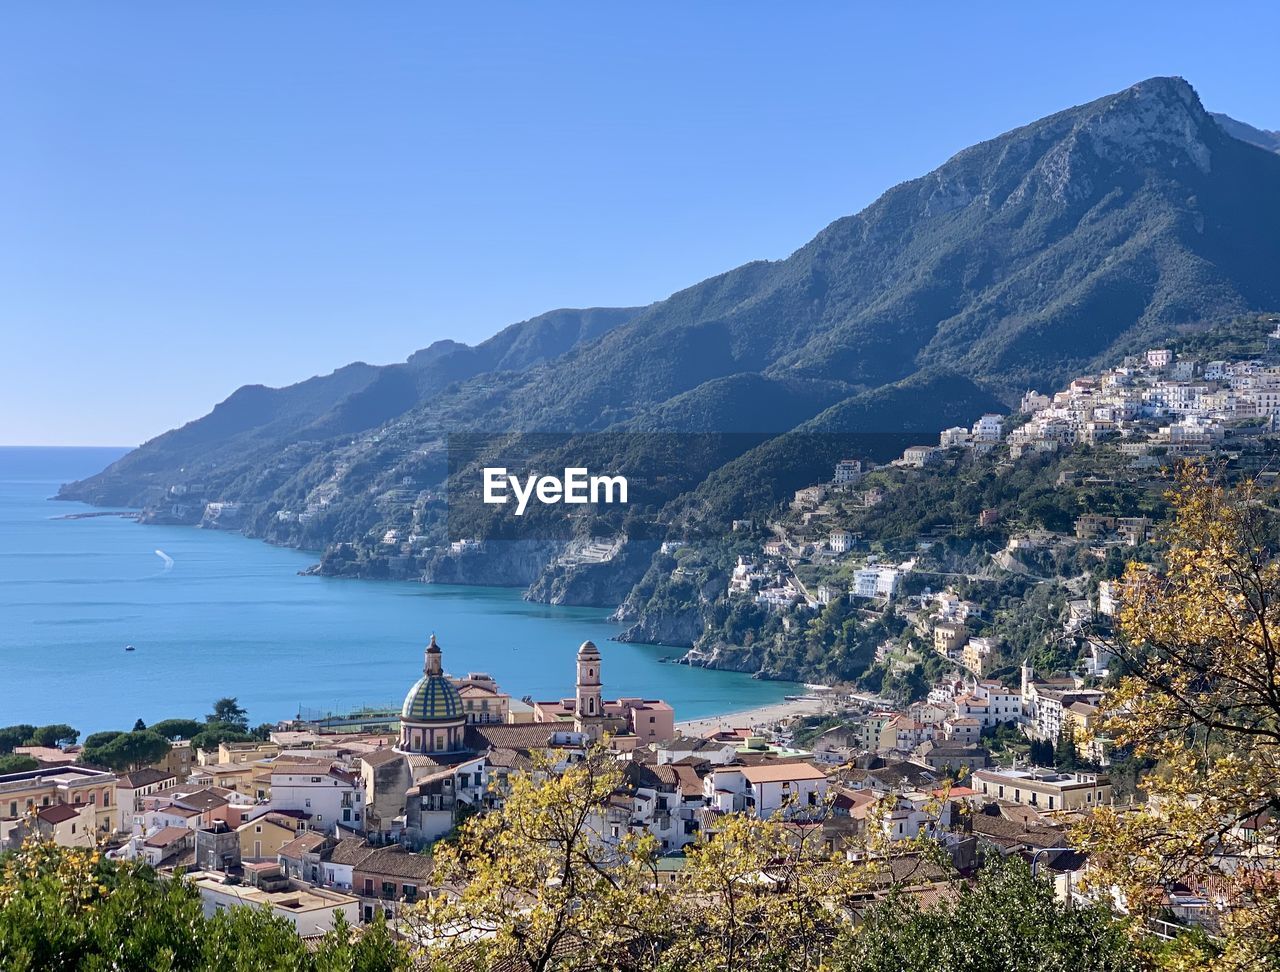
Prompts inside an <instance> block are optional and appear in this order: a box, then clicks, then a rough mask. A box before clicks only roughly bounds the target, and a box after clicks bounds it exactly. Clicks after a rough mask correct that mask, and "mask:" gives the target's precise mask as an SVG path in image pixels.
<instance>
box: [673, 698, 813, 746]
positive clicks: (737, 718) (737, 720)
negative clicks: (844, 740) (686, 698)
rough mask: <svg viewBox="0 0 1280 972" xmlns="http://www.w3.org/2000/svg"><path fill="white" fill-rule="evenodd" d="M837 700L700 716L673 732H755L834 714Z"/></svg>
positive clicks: (683, 722) (681, 723)
mask: <svg viewBox="0 0 1280 972" xmlns="http://www.w3.org/2000/svg"><path fill="white" fill-rule="evenodd" d="M837 698H838V696H837V695H836V693H834V692H828V693H825V694H824V695H823V696H819V697H817V698H812V699H791V700H784V701H781V702H773V703H770V704H768V705H758V706H754V707H752V708H749V709H738V710H737V711H734V712H726V713H724V714H722V715H713V716H703V717H702V718H700V719H684V720H681V721H679V722H677V723H676V729H677V730H678V731H680V732H682V733H684V734H685V735H689V736H704V735H707V734H709V733H712V732H715V731H717V730H719V729H744V728H745V729H756V728H761V727H765V726H772V725H774V724H776V723H779V722H783V721H786V720H788V719H792V718H794V717H795V716H803V715H821V714H822V713H823V712H830V711H832V710H833V708H834V706H835V703H836V700H837Z"/></svg>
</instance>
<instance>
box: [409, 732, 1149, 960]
mask: <svg viewBox="0 0 1280 972" xmlns="http://www.w3.org/2000/svg"><path fill="white" fill-rule="evenodd" d="M623 772H624V771H623V770H622V769H620V768H619V764H618V763H617V762H616V761H615V760H613V759H611V758H608V757H607V755H606V754H600V753H593V754H592V755H589V756H588V758H587V759H586V760H584V761H582V762H580V763H576V764H574V765H572V766H570V767H569V768H568V769H567V770H565V771H564V772H560V773H555V772H551V768H550V767H546V768H544V770H543V771H542V772H538V773H536V774H535V775H532V776H526V777H520V778H516V779H514V780H513V781H512V788H511V790H510V792H509V793H508V794H507V795H506V801H505V803H504V805H503V807H502V808H501V809H499V810H496V811H494V812H492V813H489V814H485V815H481V816H477V817H474V818H472V819H470V820H468V821H467V822H466V824H464V825H463V826H462V827H461V828H460V830H459V833H458V834H457V836H456V838H455V839H453V840H451V841H449V842H448V843H447V844H446V845H444V846H442V847H440V848H438V849H437V852H436V854H435V864H436V874H437V876H438V877H439V878H441V879H442V880H445V881H447V882H448V883H450V884H451V885H453V886H454V887H455V888H458V889H460V891H459V893H458V894H457V895H456V896H450V897H437V898H433V899H430V900H428V901H426V902H424V903H423V904H422V905H420V906H419V907H418V909H417V914H416V917H415V919H413V920H411V924H415V925H416V931H417V933H418V934H419V936H420V940H422V941H424V942H431V943H433V944H432V946H431V947H430V948H429V952H430V953H431V955H432V957H433V959H434V960H435V961H438V962H439V963H440V967H441V968H448V969H453V968H463V967H468V968H476V969H498V968H501V969H509V968H513V969H528V970H530V972H543V970H546V972H551V970H556V972H595V970H601V969H609V970H613V972H659V970H660V972H676V970H681V972H756V970H783V969H788V970H795V972H801V970H815V972H816V970H834V969H848V970H850V972H853V970H864V969H865V970H868V972H877V970H882V969H883V970H897V969H904V970H908V972H910V970H915V969H920V970H924V969H929V970H931V972H932V970H941V972H946V970H952V972H969V970H973V972H978V970H987V969H992V970H996V969H999V970H1012V969H1028V970H1030V969H1036V970H1043V969H1064V970H1065V969H1072V970H1085V969H1089V970H1100V972H1112V970H1114V972H1121V970H1129V969H1138V968H1140V967H1141V965H1140V961H1139V956H1138V952H1137V950H1136V948H1135V946H1134V945H1133V944H1132V942H1131V940H1130V938H1129V936H1128V933H1127V928H1126V926H1125V925H1124V924H1122V923H1120V922H1117V921H1116V920H1115V919H1114V918H1113V917H1112V916H1111V915H1110V913H1109V912H1107V911H1105V910H1102V909H1096V908H1091V907H1087V906H1083V905H1080V904H1077V905H1076V907H1074V908H1068V907H1066V906H1065V905H1063V904H1061V903H1060V902H1058V901H1057V900H1056V899H1055V897H1054V892H1053V887H1052V885H1051V884H1049V883H1048V882H1047V881H1044V880H1042V879H1039V878H1034V877H1032V875H1031V873H1030V871H1029V869H1028V868H1027V866H1026V865H1025V864H1024V863H1023V862H1022V861H1021V860H1019V859H1011V860H1008V861H1005V860H1001V859H994V860H991V861H990V862H989V863H988V865H987V867H986V868H984V870H983V871H982V873H981V876H980V878H979V880H978V882H977V884H976V886H975V887H973V888H972V889H971V888H969V887H968V886H967V885H966V884H965V883H964V882H963V881H961V880H960V879H958V878H956V879H955V880H954V882H953V883H951V884H943V885H941V887H942V889H943V891H942V895H941V900H940V901H939V902H937V903H936V904H934V905H933V906H930V907H925V908H922V907H920V906H918V905H917V904H915V903H914V899H913V898H912V896H911V894H910V893H909V892H908V891H906V890H901V889H900V891H899V892H897V893H895V891H894V888H895V887H896V886H897V885H898V884H899V883H900V884H901V885H902V886H903V888H905V887H906V886H909V885H910V884H912V883H913V882H915V881H918V879H919V877H922V876H923V874H924V873H925V872H927V873H928V876H929V877H934V876H942V875H945V873H947V871H946V868H945V866H943V861H942V860H941V859H936V860H934V861H932V862H930V861H929V860H928V858H927V857H922V858H919V859H916V858H915V855H914V854H913V855H911V857H910V860H911V861H914V862H915V863H914V864H913V866H914V867H916V868H918V869H919V870H917V871H915V872H905V871H904V873H908V874H909V876H907V877H905V878H900V879H899V880H895V879H893V878H892V877H891V876H890V874H889V872H888V869H887V868H886V867H885V866H884V861H883V860H878V859H877V860H868V861H867V862H862V863H855V862H851V861H850V860H848V859H847V857H846V856H845V855H844V854H843V853H840V852H833V851H832V850H831V849H830V845H829V844H828V842H827V841H826V839H825V838H824V829H823V826H822V824H821V822H820V821H819V822H807V821H796V822H792V823H787V824H784V823H781V822H779V821H777V819H776V818H775V819H772V820H767V821H761V820H756V819H753V818H750V817H747V816H745V815H728V816H726V817H724V818H721V819H720V820H719V821H718V822H717V825H716V831H715V833H714V834H712V835H711V836H709V837H703V838H701V839H699V840H698V841H697V842H696V843H694V844H693V845H691V846H690V847H689V848H687V849H686V858H687V859H686V860H685V862H684V866H683V867H682V868H681V869H680V871H679V875H678V877H676V878H675V879H674V880H669V878H670V877H671V874H670V872H666V874H665V875H664V874H663V872H662V869H661V865H662V863H663V859H662V858H661V857H659V856H657V854H656V848H655V847H654V843H653V839H652V838H651V837H649V836H647V835H646V836H642V837H628V836H627V835H625V833H624V834H623V835H622V836H620V837H619V838H617V839H616V840H615V839H610V838H609V836H608V833H607V831H605V829H604V828H606V827H607V826H608V824H607V823H606V819H607V818H606V817H605V816H604V815H603V812H604V811H605V809H606V808H607V807H608V805H609V800H610V797H611V796H612V795H613V794H614V793H615V792H616V790H617V788H618V786H619V784H620V783H621V782H622V778H623ZM873 830H874V828H873ZM903 844H906V845H908V848H903V847H901V846H899V852H902V851H903V850H904V849H910V850H911V851H913V852H919V851H923V850H924V849H925V845H924V843H923V842H922V843H921V845H920V846H910V845H911V844H912V842H903ZM932 846H933V847H934V849H935V850H936V849H937V848H936V845H932ZM867 849H868V850H871V851H877V850H880V851H883V850H885V849H886V848H885V847H883V846H879V845H877V844H876V842H875V841H874V840H873V841H871V842H870V845H869V846H868V848H867ZM908 860H909V859H908V858H903V859H902V861H903V862H906V861H908ZM660 875H661V876H660ZM885 895H887V897H885ZM878 900H879V901H882V903H879V904H877V903H876V902H877V901H878Z"/></svg>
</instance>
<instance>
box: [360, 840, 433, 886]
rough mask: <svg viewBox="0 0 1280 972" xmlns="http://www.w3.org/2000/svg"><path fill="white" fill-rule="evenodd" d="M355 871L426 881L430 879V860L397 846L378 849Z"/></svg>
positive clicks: (423, 855)
mask: <svg viewBox="0 0 1280 972" xmlns="http://www.w3.org/2000/svg"><path fill="white" fill-rule="evenodd" d="M356 870H358V871H360V873H361V874H374V875H379V874H381V875H386V876H387V877H398V878H418V879H420V880H426V879H427V878H430V877H431V858H430V857H427V856H426V855H425V854H413V853H410V852H409V851H407V850H405V849H404V848H403V847H401V846H399V845H398V844H397V845H395V846H391V847H378V848H375V849H374V850H373V852H372V853H370V854H369V855H368V856H367V857H366V858H365V859H364V860H363V861H361V862H360V864H359V865H358V866H357V868H356Z"/></svg>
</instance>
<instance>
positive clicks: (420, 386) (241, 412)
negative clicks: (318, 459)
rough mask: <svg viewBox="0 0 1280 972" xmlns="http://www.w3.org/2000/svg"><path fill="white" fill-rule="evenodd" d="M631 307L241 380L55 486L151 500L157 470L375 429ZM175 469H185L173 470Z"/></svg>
mask: <svg viewBox="0 0 1280 972" xmlns="http://www.w3.org/2000/svg"><path fill="white" fill-rule="evenodd" d="M638 310H639V308H634V307H594V308H588V309H585V310H575V309H561V310H554V311H550V312H548V313H546V314H541V315H539V316H538V317H534V318H530V319H529V320H527V321H522V322H520V323H518V324H512V325H510V326H509V327H506V328H504V329H503V330H501V331H499V332H498V333H497V334H495V335H494V336H493V337H491V338H489V339H488V340H486V341H483V342H481V343H480V344H478V345H476V346H475V347H471V346H469V345H466V344H461V343H459V342H457V341H436V342H434V343H433V344H431V345H429V346H428V347H426V348H424V349H422V350H421V351H416V352H414V353H413V354H412V355H410V356H409V358H408V360H407V361H405V362H403V363H400V364H392V365H383V366H375V365H367V364H364V363H363V362H357V363H355V364H350V365H347V366H346V367H344V368H339V369H338V370H337V371H335V372H333V373H332V374H328V375H322V376H317V377H314V378H308V379H307V380H306V381H301V382H298V383H297V384H295V385H289V386H288V387H286V388H267V387H265V386H263V385H245V386H244V387H242V388H239V389H237V390H236V391H235V392H233V393H232V394H231V395H230V396H229V397H228V398H227V399H226V400H225V401H223V402H220V403H219V404H218V405H216V406H214V409H213V411H212V412H210V413H209V414H208V415H206V416H204V417H203V418H199V419H196V420H195V421H192V422H188V423H187V424H186V425H184V426H182V427H181V428H178V429H174V430H172V431H170V432H166V433H164V434H163V435H161V436H158V437H157V438H155V439H152V440H150V441H149V442H146V443H145V444H143V445H142V446H141V447H139V448H138V449H136V450H134V451H133V452H130V453H129V454H128V455H126V456H124V457H123V458H121V459H120V460H119V461H118V462H116V463H114V464H113V465H112V466H110V467H109V468H108V469H107V470H105V471H104V472H103V473H101V474H99V475H98V476H95V477H92V478H91V479H88V480H85V481H84V482H82V483H76V484H72V485H70V486H67V487H64V488H63V490H62V492H61V494H60V495H61V496H63V497H64V498H69V499H82V500H85V501H87V502H91V503H98V504H103V505H133V506H143V505H146V504H147V502H148V501H150V500H153V499H154V497H155V491H156V488H157V487H156V478H157V477H160V476H164V477H170V478H173V477H176V481H178V482H189V481H191V480H193V479H200V478H202V477H201V476H200V475H195V471H196V470H202V469H210V468H222V469H223V470H226V469H240V468H248V467H251V466H252V465H254V464H255V463H256V462H258V461H259V457H272V456H273V455H275V454H278V453H279V451H280V450H282V449H287V450H291V451H293V452H297V451H298V450H299V449H303V450H304V451H315V450H314V449H310V450H307V445H308V444H315V443H324V442H328V441H330V440H332V439H334V438H335V437H341V436H350V435H354V434H358V433H360V432H365V431H368V430H372V429H376V428H378V427H379V426H381V425H383V424H384V423H386V422H389V421H391V420H392V419H395V418H396V417H398V416H400V415H403V414H404V413H405V412H407V411H409V410H411V409H413V408H414V407H415V406H417V405H419V404H421V403H422V402H424V401H429V400H431V399H432V398H433V397H434V396H435V395H437V394H438V393H439V392H440V390H441V389H442V388H447V387H448V386H450V385H453V384H456V383H458V382H464V381H467V380H469V379H473V378H475V377H476V376H477V375H481V374H488V373H499V372H518V371H523V370H525V369H528V368H532V367H535V366H536V365H539V364H541V363H543V362H546V361H550V360H554V359H556V358H559V357H561V356H563V355H564V354H565V353H566V352H568V351H569V350H571V349H572V348H573V347H575V346H576V345H578V344H581V343H583V342H585V341H592V340H595V339H597V338H599V337H601V336H602V335H604V334H606V333H608V331H610V330H611V329H613V328H615V327H618V326H620V325H622V324H624V323H626V322H627V321H628V320H630V319H631V318H632V317H634V316H635V315H636V313H637V311H638ZM179 470H188V471H189V472H188V474H186V475H177V473H178V471H179ZM224 478H225V473H224ZM166 481H168V480H167V479H166Z"/></svg>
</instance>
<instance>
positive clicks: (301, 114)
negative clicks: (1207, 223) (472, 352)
mask: <svg viewBox="0 0 1280 972" xmlns="http://www.w3.org/2000/svg"><path fill="white" fill-rule="evenodd" d="M890 6H893V5H888V4H885V5H877V7H878V8H883V9H869V5H868V7H861V6H858V5H853V4H834V3H812V4H803V5H800V4H757V3H749V2H736V3H698V4H688V3H682V4H674V3H672V4H664V3H648V4H631V5H624V4H602V3H592V4H569V3H549V4H527V3H526V4H510V5H508V4H465V5H463V4H458V5H452V6H446V5H442V4H419V3H402V4H396V3H385V4H377V5H368V4H332V5H326V4H322V3H307V4H300V3H299V4H291V3H272V4H261V3H257V4H250V3H234V2H221V3H217V4H212V3H209V4H172V3H164V4H160V3H156V4H147V3H122V4H100V3H84V4H77V3H65V2H64V3H58V4H26V5H21V6H11V7H9V8H8V9H7V11H6V15H5V20H4V29H3V30H2V31H0V133H2V134H0V140H2V142H0V144H2V145H3V149H2V150H0V192H2V193H3V204H2V205H0V295H2V298H0V443H5V444H133V443H137V442H140V441H142V440H143V439H146V438H149V437H151V436H153V435H156V434H158V433H160V432H162V431H164V430H165V429H167V428H170V427H172V426H174V425H177V424H181V423H182V422H185V421H188V420H190V419H192V418H195V417H197V416H199V415H201V414H204V413H205V412H207V411H208V410H209V408H210V407H212V405H213V404H214V403H216V402H217V401H220V400H221V399H222V398H224V397H226V395H227V394H229V393H230V392H231V391H232V390H233V389H234V388H235V387H236V386H238V385H241V384H246V383H256V382H262V383H266V384H286V383H289V382H292V381H297V380H299V379H302V378H305V377H307V376H309V375H312V374H316V373H323V372H328V371H331V370H332V369H333V368H335V367H337V366H339V365H341V364H344V363H346V362H348V361H352V360H366V361H372V362H378V363H382V362H388V361H396V360H402V359H403V358H405V357H406V356H407V355H408V354H409V353H410V352H412V351H413V350H414V349H416V348H419V347H423V346H425V345H426V344H428V343H430V342H431V341H432V340H435V339H437V338H441V337H452V338H456V339H460V340H467V341H475V340H479V339H482V338H484V337H486V336H488V335H489V334H491V333H493V332H494V331H496V330H498V329H499V328H501V327H503V326H505V325H506V324H509V323H511V322H513V321H517V320H522V319H524V318H527V317H530V316H532V315H534V314H537V313H539V312H541V311H544V310H548V309H550V308H553V307H561V306H588V305H600V304H632V303H634V304H642V303H647V302H649V301H652V300H656V299H660V298H662V297H664V296H666V295H668V294H670V293H671V292H672V291H674V290H677V289H679V288H681V287H683V286H686V285H688V284H691V283H694V282H696V281H698V280H700V279H702V278H704V277H706V276H709V275H710V274H713V273H716V272H718V271H721V270H725V269H728V268H730V267H732V266H735V265H737V264H740V263H743V262H745V261H747V260H752V259H758V258H778V257H783V256H786V255H787V254H788V253H789V252H791V251H792V250H794V249H795V248H796V247H798V246H800V245H801V244H803V243H804V242H805V241H806V240H808V239H809V238H810V237H811V236H812V235H813V234H814V233H815V232H816V231H818V230H819V229H821V228H822V227H823V226H824V225H825V224H827V223H828V222H830V221H831V220H833V219H835V218H837V217H839V216H841V215H844V214H847V213H850V212H855V211H857V210H858V209H860V208H862V207H863V206H864V205H866V204H867V203H869V202H871V201H872V200H873V199H875V197H876V196H877V195H879V193H880V192H882V191H883V190H884V189H886V188H888V187H889V186H891V185H893V184H895V183H897V182H901V181H903V180H905V179H908V178H911V177H914V176H917V175H920V174H922V173H924V172H926V171H928V170H929V169H931V168H933V167H934V166H936V165H937V164H939V163H940V162H942V161H943V160H945V159H946V158H947V157H948V156H949V155H951V154H952V153H954V152H955V151H957V150H959V149H961V148H964V147H965V146H966V145H969V144H972V143H973V142H975V141H979V140H981V139H983V138H988V137H991V136H994V135H997V134H999V133H1000V132H1003V131H1006V130H1008V129H1009V128H1012V127H1015V126H1017V125H1019V124H1023V123H1025V122H1028V121H1030V120H1032V119H1034V118H1037V117H1039V116H1042V115H1045V114H1048V113H1050V112H1052V111H1055V110H1058V109H1060V108H1064V107H1066V106H1068V105H1072V104H1078V103H1081V102H1084V101H1088V100H1090V99H1092V98H1095V97H1098V96H1100V95H1103V94H1106V93H1108V92H1111V91H1114V90H1118V89H1120V88H1123V87H1126V86H1128V85H1129V84H1132V83H1133V82H1135V81H1138V80H1141V79H1142V78H1145V77H1149V76H1152V75H1157V74H1181V75H1183V76H1184V77H1186V78H1187V79H1188V80H1190V81H1191V82H1192V84H1194V85H1195V86H1196V88H1197V90H1198V91H1199V92H1200V95H1201V97H1202V99H1203V100H1204V102H1205V104H1206V105H1207V106H1208V107H1209V108H1210V109H1212V110H1220V111H1225V112H1227V113H1229V114H1232V115H1234V116H1235V117H1237V118H1240V119H1241V120H1244V121H1248V122H1250V123H1252V124H1255V125H1259V126H1262V127H1268V128H1280V105H1278V104H1277V101H1276V94H1277V91H1278V90H1280V85H1278V84H1277V81H1276V74H1275V70H1276V67H1275V56H1274V53H1275V52H1274V41H1275V38H1276V37H1277V36H1280V8H1278V7H1277V5H1275V4H1254V5H1250V4H1230V5H1219V6H1216V7H1213V8H1211V11H1210V13H1211V18H1212V19H1210V20H1205V19H1202V18H1203V14H1202V13H1201V11H1203V10H1204V9H1205V8H1204V7H1203V5H1190V4H1188V5H1186V6H1185V7H1184V6H1181V5H1179V4H1173V3H1161V4H1115V3H1109V4H1087V3H1076V4H1072V5H1070V7H1069V8H1067V7H1062V6H1060V5H1048V4H1007V5H1001V4H987V5H972V4H955V3H947V4H941V3H939V4H936V5H931V4H911V5H906V4H903V5H896V6H901V7H902V8H904V9H903V10H901V11H898V12H895V11H892V10H890V9H889V7H890ZM906 8H910V9H909V10H908V9H906ZM1028 8H1035V9H1028ZM978 9H981V10H982V11H983V12H982V13H981V14H976V13H974V12H973V11H975V10H978ZM1068 10H1069V12H1067V11H1068Z"/></svg>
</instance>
